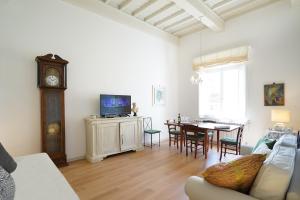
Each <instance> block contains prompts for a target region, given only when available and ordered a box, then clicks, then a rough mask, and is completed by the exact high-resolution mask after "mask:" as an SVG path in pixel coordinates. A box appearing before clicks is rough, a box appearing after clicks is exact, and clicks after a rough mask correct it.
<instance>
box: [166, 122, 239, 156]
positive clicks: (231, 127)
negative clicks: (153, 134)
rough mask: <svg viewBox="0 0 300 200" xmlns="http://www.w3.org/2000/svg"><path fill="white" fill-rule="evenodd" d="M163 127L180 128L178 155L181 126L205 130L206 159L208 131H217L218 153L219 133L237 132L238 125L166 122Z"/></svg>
mask: <svg viewBox="0 0 300 200" xmlns="http://www.w3.org/2000/svg"><path fill="white" fill-rule="evenodd" d="M164 124H165V125H173V126H177V127H180V153H181V152H182V146H183V136H184V132H183V128H182V127H183V126H184V125H185V124H189V125H195V126H198V127H200V128H202V129H204V130H205V140H204V146H205V159H207V152H208V149H209V148H208V131H217V151H218V152H219V149H220V132H232V131H235V130H237V129H238V128H239V127H240V126H239V125H231V124H230V125H228V124H223V123H207V122H181V123H177V122H166V123H164ZM221 126H227V127H228V128H222V127H221Z"/></svg>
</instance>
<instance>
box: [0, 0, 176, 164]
mask: <svg viewBox="0 0 300 200" xmlns="http://www.w3.org/2000/svg"><path fill="white" fill-rule="evenodd" d="M0 44H1V45H0V95H1V96H0V141H1V143H3V144H4V146H5V147H6V148H7V149H8V151H9V152H11V153H12V154H13V155H24V154H29V153H35V152H40V146H41V143H40V140H41V137H40V99H39V89H38V88H37V86H36V62H35V61H34V59H35V57H36V56H38V55H44V54H47V53H55V54H58V55H59V56H61V57H62V58H64V59H66V60H68V61H69V65H68V89H67V90H66V92H65V95H66V96H65V98H66V102H65V106H66V152H67V157H68V158H69V159H74V158H78V157H81V156H84V154H85V129H84V120H83V119H84V118H85V117H87V116H88V115H90V114H98V112H99V103H98V101H99V94H100V93H112V94H128V95H132V101H134V102H137V105H138V107H139V108H140V113H139V114H140V115H147V116H148V115H149V116H152V117H153V119H154V126H155V128H158V129H163V130H165V127H164V126H163V122H164V120H165V119H167V118H170V117H175V116H176V114H177V112H178V103H177V97H178V93H177V84H178V80H177V77H178V74H177V72H178V69H177V65H178V46H177V43H176V42H170V41H168V40H164V39H162V38H160V37H158V36H153V35H151V34H148V33H146V32H141V31H139V30H137V29H133V28H130V27H128V26H125V25H121V24H119V23H117V22H115V21H111V20H109V19H107V18H104V17H101V16H98V15H96V14H94V13H92V12H89V11H86V10H83V9H80V8H78V7H75V6H73V5H70V4H68V3H66V2H63V1H60V0H27V1H19V0H0ZM153 84H161V85H164V86H165V87H166V91H167V103H166V106H163V107H153V106H152V85H153ZM166 136H167V133H166V132H164V137H166Z"/></svg>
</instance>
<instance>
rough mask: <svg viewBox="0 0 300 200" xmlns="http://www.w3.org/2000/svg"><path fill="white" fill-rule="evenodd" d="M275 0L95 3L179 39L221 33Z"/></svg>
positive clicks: (112, 0)
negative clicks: (204, 32)
mask: <svg viewBox="0 0 300 200" xmlns="http://www.w3.org/2000/svg"><path fill="white" fill-rule="evenodd" d="M276 1H278V0H98V3H99V4H103V5H105V6H109V7H112V8H113V9H115V10H118V11H119V12H121V13H123V14H124V13H125V14H127V15H129V16H130V17H132V18H136V19H138V20H139V21H141V22H143V23H146V24H148V25H151V26H154V27H156V28H158V29H160V30H162V31H164V32H167V33H169V34H171V35H174V36H177V37H181V36H185V35H188V34H190V33H193V32H196V31H199V30H202V29H204V28H209V29H212V30H214V31H221V30H223V29H224V27H225V25H224V24H225V21H226V20H228V19H230V18H233V17H236V16H239V15H242V14H244V13H246V12H248V11H251V10H254V9H258V8H260V7H262V6H265V5H268V4H271V3H274V2H276Z"/></svg>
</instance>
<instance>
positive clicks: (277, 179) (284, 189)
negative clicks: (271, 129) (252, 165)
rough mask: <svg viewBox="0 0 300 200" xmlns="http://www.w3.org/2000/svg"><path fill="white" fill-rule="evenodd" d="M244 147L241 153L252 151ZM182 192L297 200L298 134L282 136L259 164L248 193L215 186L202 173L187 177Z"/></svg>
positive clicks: (201, 199) (212, 198)
mask: <svg viewBox="0 0 300 200" xmlns="http://www.w3.org/2000/svg"><path fill="white" fill-rule="evenodd" d="M251 150H252V149H251V148H249V147H243V148H242V150H241V153H243V154H244V155H245V154H247V153H251V152H252V151H251ZM185 192H186V194H187V195H188V197H189V198H190V200H258V199H261V200H283V199H286V200H300V149H299V150H298V149H297V137H296V136H294V135H284V136H282V137H281V138H280V139H279V140H278V141H277V142H276V143H275V145H274V147H273V150H272V151H271V152H270V154H269V155H268V157H267V159H266V160H265V161H264V163H263V165H262V167H261V168H260V170H259V172H258V174H257V176H256V177H255V180H254V182H253V185H252V187H251V190H250V192H249V194H244V193H240V192H237V191H234V190H231V189H227V188H222V187H218V186H215V185H212V184H210V183H208V182H207V181H205V180H204V179H203V178H201V177H196V176H192V177H189V178H188V180H187V182H186V184H185Z"/></svg>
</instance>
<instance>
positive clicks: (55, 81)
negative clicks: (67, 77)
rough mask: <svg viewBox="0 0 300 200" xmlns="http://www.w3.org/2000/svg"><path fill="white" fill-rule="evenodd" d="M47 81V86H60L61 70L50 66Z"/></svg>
mask: <svg viewBox="0 0 300 200" xmlns="http://www.w3.org/2000/svg"><path fill="white" fill-rule="evenodd" d="M45 82H46V85H47V86H50V87H57V86H59V72H58V71H57V70H56V69H55V68H49V69H47V71H46V77H45Z"/></svg>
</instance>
